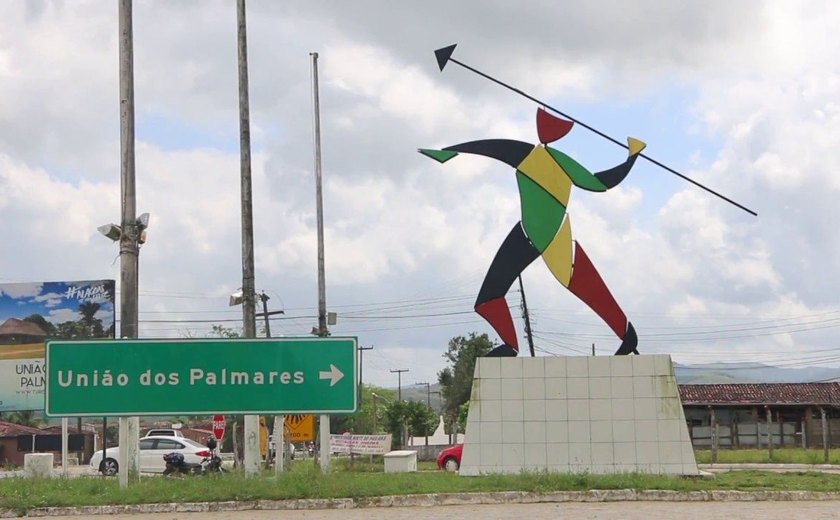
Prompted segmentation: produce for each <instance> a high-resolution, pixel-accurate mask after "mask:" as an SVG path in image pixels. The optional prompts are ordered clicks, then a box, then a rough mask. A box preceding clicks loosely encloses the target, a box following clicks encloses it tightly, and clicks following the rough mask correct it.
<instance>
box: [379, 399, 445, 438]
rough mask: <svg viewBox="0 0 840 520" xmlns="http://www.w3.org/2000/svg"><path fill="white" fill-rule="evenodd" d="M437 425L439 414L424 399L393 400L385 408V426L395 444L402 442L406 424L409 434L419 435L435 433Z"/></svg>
mask: <svg viewBox="0 0 840 520" xmlns="http://www.w3.org/2000/svg"><path fill="white" fill-rule="evenodd" d="M437 425H438V416H437V414H436V413H435V411H434V410H432V408H431V407H430V406H429V405H427V404H426V403H424V402H422V401H393V402H391V403H390V404H389V405H388V408H387V409H386V410H385V427H386V428H387V430H388V433H390V434H391V436H392V437H391V442H392V444H395V445H399V444H400V440H401V439H402V437H403V427H404V426H407V427H408V435H409V436H418V437H419V436H423V435H431V434H433V433H434V432H435V428H437Z"/></svg>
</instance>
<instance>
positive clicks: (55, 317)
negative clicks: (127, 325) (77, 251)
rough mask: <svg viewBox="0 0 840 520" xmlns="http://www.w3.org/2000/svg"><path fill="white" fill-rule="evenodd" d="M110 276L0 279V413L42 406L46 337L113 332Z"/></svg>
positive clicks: (102, 335) (108, 335)
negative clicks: (29, 280) (22, 280)
mask: <svg viewBox="0 0 840 520" xmlns="http://www.w3.org/2000/svg"><path fill="white" fill-rule="evenodd" d="M115 286H116V283H115V282H114V280H83V281H76V282H32V283H3V284H0V412H9V411H20V410H43V409H44V387H45V384H46V371H45V369H44V343H45V341H46V340H47V339H87V338H113V337H114V291H115Z"/></svg>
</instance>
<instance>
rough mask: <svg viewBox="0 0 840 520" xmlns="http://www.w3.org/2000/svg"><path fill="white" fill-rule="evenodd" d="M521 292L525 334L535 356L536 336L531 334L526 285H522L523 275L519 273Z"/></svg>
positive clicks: (532, 355)
mask: <svg viewBox="0 0 840 520" xmlns="http://www.w3.org/2000/svg"><path fill="white" fill-rule="evenodd" d="M519 292H521V293H522V319H523V320H525V335H526V336H527V337H528V348H530V349H531V357H534V356H535V355H536V354H535V353H534V337H533V335H532V334H531V317H530V316H528V303H527V302H526V301H525V287H524V286H523V285H522V275H521V274H520V275H519Z"/></svg>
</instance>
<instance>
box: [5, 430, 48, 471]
mask: <svg viewBox="0 0 840 520" xmlns="http://www.w3.org/2000/svg"><path fill="white" fill-rule="evenodd" d="M40 433H41V430H39V429H38V428H32V427H30V426H22V425H20V424H15V423H10V422H7V421H3V420H0V466H5V467H8V466H23V456H24V455H26V453H28V452H21V451H18V437H19V436H21V435H29V436H33V435H38V434H40Z"/></svg>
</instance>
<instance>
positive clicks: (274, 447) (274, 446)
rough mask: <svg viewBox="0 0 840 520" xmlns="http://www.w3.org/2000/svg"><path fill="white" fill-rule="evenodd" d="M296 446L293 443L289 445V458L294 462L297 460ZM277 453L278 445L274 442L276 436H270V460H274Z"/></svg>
mask: <svg viewBox="0 0 840 520" xmlns="http://www.w3.org/2000/svg"><path fill="white" fill-rule="evenodd" d="M295 450H296V448H295V444H294V443H293V442H290V443H289V458H290V459H292V460H294V458H295ZM276 451H277V443H276V442H274V435H269V436H268V457H269V458H270V459H272V460H273V459H274V454H275V452H276Z"/></svg>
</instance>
